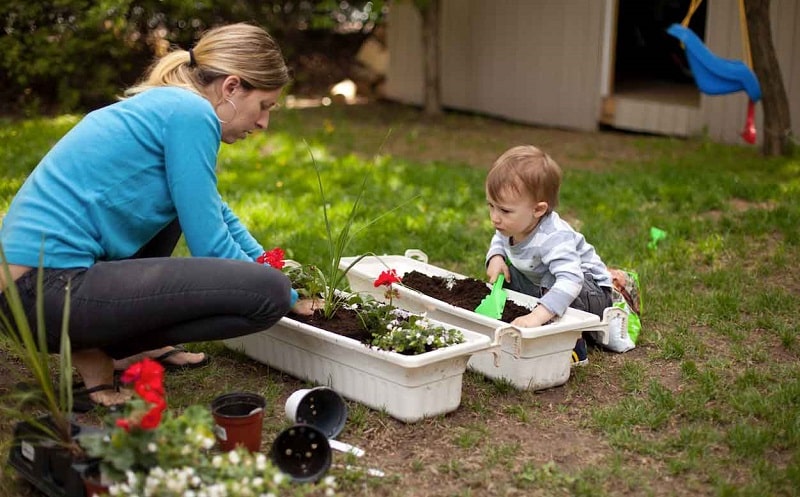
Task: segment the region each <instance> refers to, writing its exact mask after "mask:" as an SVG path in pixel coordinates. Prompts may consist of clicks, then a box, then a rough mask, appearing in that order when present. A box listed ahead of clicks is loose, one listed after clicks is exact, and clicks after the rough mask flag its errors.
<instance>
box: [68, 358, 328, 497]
mask: <svg viewBox="0 0 800 497" xmlns="http://www.w3.org/2000/svg"><path fill="white" fill-rule="evenodd" d="M163 375H164V369H163V367H162V366H161V365H160V364H158V363H157V362H155V361H153V360H150V359H143V360H142V361H140V362H138V363H135V364H133V365H131V367H129V368H128V369H127V370H126V371H125V372H124V373H123V375H122V381H123V382H125V383H133V388H134V390H135V391H136V392H137V394H138V398H135V399H132V400H130V401H128V402H127V404H126V406H125V408H124V410H123V411H122V412H121V413H112V414H111V415H109V416H108V418H107V419H106V424H107V430H106V431H104V432H97V433H90V434H87V435H84V436H82V437H81V440H80V442H81V445H82V446H83V447H84V448H85V450H86V452H87V454H88V455H90V456H92V457H97V458H99V459H100V472H101V478H102V480H103V481H104V482H106V483H107V484H109V493H110V495H118V496H128V495H130V496H134V495H159V496H185V495H282V494H283V492H282V489H285V488H286V487H287V486H288V480H289V479H288V477H287V476H285V475H284V474H283V473H282V472H281V471H280V470H279V469H278V468H277V467H276V466H274V465H273V464H272V463H271V462H270V461H268V460H267V458H266V456H265V455H263V454H260V453H259V454H251V453H250V452H249V451H247V450H246V449H245V448H243V447H236V448H235V449H234V450H232V451H230V452H228V453H224V454H219V453H214V452H213V451H212V449H213V448H214V447H215V445H216V438H215V435H214V420H213V417H212V415H211V411H210V410H209V408H208V407H206V406H204V405H197V404H193V405H190V406H188V407H186V408H185V409H184V410H183V411H182V412H180V413H179V414H175V413H173V412H172V411H170V410H168V409H167V404H166V398H165V395H164V384H163ZM322 486H323V487H324V488H325V489H329V490H330V492H329V494H330V493H332V492H333V489H334V488H335V481H334V480H333V479H332V478H326V479H324V480H323V482H322Z"/></svg>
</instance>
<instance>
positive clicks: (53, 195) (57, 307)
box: [0, 24, 310, 405]
mask: <svg viewBox="0 0 800 497" xmlns="http://www.w3.org/2000/svg"><path fill="white" fill-rule="evenodd" d="M288 82H289V74H288V70H287V67H286V64H285V62H284V59H283V56H282V54H281V51H280V48H279V47H278V45H277V44H276V43H275V41H274V40H273V39H272V38H271V37H270V35H269V34H268V33H267V32H266V31H264V30H263V29H261V28H259V27H256V26H252V25H249V24H233V25H228V26H223V27H219V28H216V29H213V30H210V31H208V32H207V33H206V34H205V35H204V36H203V37H202V38H201V39H200V40H199V41H198V42H197V44H196V46H195V47H194V48H193V49H191V50H189V51H185V50H176V51H173V52H171V53H169V54H167V55H166V56H165V57H163V58H161V59H160V60H158V61H157V62H156V63H155V64H154V65H153V66H152V67H151V68H150V69H149V70H148V72H147V74H146V75H145V78H144V79H143V80H142V81H141V82H140V83H139V84H138V85H136V86H134V87H132V88H130V89H128V90H127V91H126V92H125V95H126V97H127V98H125V99H123V100H121V101H119V102H117V103H114V104H112V105H109V106H107V107H104V108H102V109H99V110H96V111H94V112H91V113H89V114H88V115H86V117H85V118H84V119H82V120H81V121H80V122H79V123H78V124H77V125H76V126H75V127H74V128H73V129H72V130H70V131H69V132H68V133H67V134H66V135H65V136H64V137H63V138H62V139H61V140H60V141H59V142H58V143H57V144H56V145H55V146H54V147H53V148H52V149H51V150H50V151H49V152H48V154H47V155H46V156H45V157H44V158H43V159H42V161H41V162H40V163H39V165H38V166H37V167H36V168H35V169H34V170H33V172H32V173H31V175H30V176H29V177H28V178H27V180H26V181H25V183H24V184H23V185H22V187H21V188H20V190H19V191H18V192H17V194H16V196H15V197H14V199H13V201H12V203H11V205H10V207H9V209H8V212H7V214H6V216H5V218H4V219H3V225H2V228H0V248H2V250H3V253H4V258H5V262H6V263H7V264H8V265H9V268H10V275H11V278H12V279H13V280H15V282H16V285H17V287H18V288H19V290H20V293H21V297H22V300H23V303H24V306H25V308H26V314H27V317H28V320H29V322H30V323H36V319H35V316H36V314H35V312H36V311H35V300H36V273H37V271H36V270H35V269H36V268H37V267H38V266H39V264H40V255H41V256H42V257H43V269H44V288H43V295H44V302H45V325H46V330H47V335H48V349H49V350H50V351H51V352H57V351H58V344H59V333H60V330H61V320H62V312H63V308H64V302H65V295H66V291H67V286H69V291H70V292H71V293H70V295H71V298H70V322H69V335H70V340H71V343H72V348H73V356H72V361H73V364H74V366H75V368H76V369H77V371H78V373H79V375H80V376H81V377H82V379H83V381H84V385H85V390H84V393H88V396H89V399H90V400H91V402H92V403H94V404H103V405H113V404H118V403H120V402H124V401H125V400H127V398H128V397H129V396H130V392H126V391H119V390H118V389H117V388H115V387H114V386H113V383H114V381H113V374H114V369H115V360H117V362H116V366H117V368H121V367H124V366H125V365H126V364H128V363H130V362H131V361H132V360H133V358H135V357H140V356H141V355H148V356H151V357H161V358H162V360H163V361H165V362H168V363H170V364H173V365H192V364H197V363H201V362H203V361H204V359H205V358H204V357H203V356H202V355H200V354H189V353H188V352H183V351H181V350H180V349H174V348H173V347H172V346H173V345H176V344H180V343H186V342H196V341H207V340H220V339H225V338H230V337H235V336H239V335H243V334H248V333H253V332H256V331H259V330H262V329H265V328H268V327H270V326H272V325H273V324H274V323H275V322H276V321H278V320H279V319H280V318H281V317H282V316H284V315H285V314H286V313H287V312H289V311H290V310H294V311H295V312H300V313H309V312H310V303H309V302H296V300H297V294H296V293H295V292H294V291H293V290H291V288H290V283H289V280H288V279H287V278H286V277H285V276H284V275H283V274H282V273H281V272H280V271H278V270H275V269H273V268H271V267H269V266H266V265H261V264H257V263H255V262H254V261H255V259H256V258H257V257H258V256H260V255H261V254H262V253H263V252H264V249H263V247H262V246H261V245H260V244H259V243H258V242H257V241H256V240H255V239H254V238H253V236H252V235H251V234H250V233H249V232H248V231H247V229H246V228H245V227H244V226H243V225H242V223H241V222H240V221H239V220H238V219H237V217H236V216H235V215H234V213H233V212H232V211H231V210H230V209H229V208H228V206H227V205H226V204H225V202H224V201H223V200H222V198H221V196H220V194H219V192H218V190H217V186H216V183H217V177H216V173H215V167H216V158H217V153H218V151H219V146H220V142H225V143H234V142H236V141H237V140H240V139H243V138H245V137H246V136H247V135H248V134H250V133H251V132H253V131H256V130H264V129H266V128H267V126H268V124H269V116H270V109H272V108H273V107H274V106H275V104H276V102H277V100H278V98H279V96H280V93H281V90H282V88H283V87H284V86H285V85H286V84H287V83H288ZM181 233H183V235H184V237H185V240H186V244H187V246H188V248H189V250H190V252H191V254H192V257H191V258H170V257H169V255H170V254H171V253H172V250H173V249H174V247H175V245H176V243H177V241H178V239H179V237H180V235H181ZM3 288H5V281H4V278H3V277H2V274H0V290H2V289H3ZM0 312H6V313H7V312H8V308H7V305H6V301H5V298H2V299H0Z"/></svg>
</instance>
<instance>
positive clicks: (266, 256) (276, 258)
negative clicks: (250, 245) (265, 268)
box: [256, 247, 286, 269]
mask: <svg viewBox="0 0 800 497" xmlns="http://www.w3.org/2000/svg"><path fill="white" fill-rule="evenodd" d="M284 255H286V253H285V252H284V251H283V249H281V248H280V247H275V248H274V249H272V250H269V251H267V252H264V253H263V254H261V255H259V256H258V258H257V259H256V262H257V263H259V264H269V265H270V266H272V267H274V268H275V269H283V266H285V265H286V263H285V262H284V261H283V257H284Z"/></svg>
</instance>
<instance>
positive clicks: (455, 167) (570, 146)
mask: <svg viewBox="0 0 800 497" xmlns="http://www.w3.org/2000/svg"><path fill="white" fill-rule="evenodd" d="M75 122H76V118H74V117H69V116H66V117H61V118H58V119H38V120H31V121H23V122H10V121H4V122H0V164H2V171H3V173H2V175H1V176H0V214H2V212H4V211H5V209H6V208H7V205H8V203H9V202H10V200H11V197H12V196H13V193H14V192H15V191H16V189H17V188H19V186H20V185H21V184H22V182H23V181H24V178H25V176H26V175H27V174H28V172H29V171H30V170H31V168H33V167H34V166H35V164H36V163H37V161H38V160H39V158H40V157H41V156H42V155H43V154H44V153H45V152H46V151H47V148H48V147H49V146H50V145H51V144H52V143H54V142H55V141H56V140H57V139H58V137H60V136H61V135H62V134H63V133H64V132H66V130H67V129H68V128H69V126H71V125H72V124H74V123H75ZM524 142H528V143H533V144H535V145H540V146H542V147H543V148H545V150H547V151H549V152H550V153H551V154H552V155H553V156H554V158H555V159H556V160H557V161H558V162H559V163H561V165H562V167H563V168H564V170H565V181H564V185H563V186H562V190H561V206H560V207H559V211H560V212H561V214H562V216H563V217H565V218H566V219H568V220H569V221H570V222H571V223H573V225H574V226H575V227H576V228H578V229H580V230H581V231H582V232H583V233H584V234H585V235H586V237H587V238H588V240H589V241H590V242H591V243H592V244H593V245H595V246H596V247H597V248H598V250H599V252H600V254H601V255H602V256H603V258H604V260H605V261H606V263H608V264H609V265H612V266H617V267H625V268H632V269H635V270H636V271H637V272H638V273H639V275H640V278H641V281H642V284H643V296H644V309H643V310H644V314H643V319H642V321H643V332H642V335H641V339H640V342H639V344H638V347H637V348H636V349H635V350H634V351H631V352H628V353H626V354H622V355H617V354H613V353H609V352H603V351H598V350H593V351H591V354H590V360H591V363H590V365H589V366H588V367H587V368H583V369H580V370H576V371H574V372H573V374H572V376H571V378H570V380H569V381H568V383H567V384H566V385H564V386H562V387H558V388H556V389H552V390H550V391H547V392H542V393H533V392H520V391H516V390H514V389H513V388H509V385H508V384H505V383H503V382H492V381H487V380H485V379H483V378H482V377H481V376H480V375H477V374H474V373H468V374H467V375H466V376H465V380H464V394H463V396H462V404H461V407H460V408H459V409H458V411H456V412H455V413H452V414H449V415H446V416H438V417H435V418H433V419H428V420H424V421H422V422H420V423H416V424H413V425H405V424H403V423H400V422H397V421H395V420H393V419H391V418H390V417H388V416H386V415H385V414H384V413H380V412H376V411H373V410H370V409H367V408H364V407H363V406H360V405H358V404H356V403H354V402H350V403H349V407H350V417H349V420H348V425H347V427H346V431H345V432H344V433H343V434H342V436H341V437H340V438H341V439H342V440H345V441H347V442H349V443H353V444H355V445H358V446H360V447H362V448H364V449H365V450H366V451H367V457H366V460H365V461H358V464H361V463H364V464H368V465H369V466H374V467H377V468H380V469H382V470H384V471H386V473H387V477H386V478H382V479H375V478H368V477H366V476H364V474H363V473H359V472H355V473H354V472H352V471H351V472H346V471H345V470H344V469H342V468H341V467H335V468H333V470H332V471H331V473H332V474H334V475H335V476H337V478H338V480H339V482H340V488H341V493H342V494H343V495H375V496H406V495H437V496H472V495H511V494H519V495H587V496H588V495H658V496H661V495H723V496H762V495H796V494H797V493H798V490H797V489H798V488H800V455H799V454H800V452H798V448H800V363H798V353H799V352H800V344H798V340H797V332H798V327H797V321H798V319H797V316H798V311H799V310H800V306H798V295H800V283H798V279H800V264H798V263H797V260H798V256H799V255H800V229H798V225H799V224H800V203H798V201H797V199H798V198H800V158H798V157H797V156H796V157H794V158H773V159H767V158H764V157H762V156H760V154H759V152H758V150H757V149H755V148H752V147H746V146H730V145H719V144H714V143H711V142H709V141H706V140H703V139H700V138H698V139H692V140H678V139H672V138H663V137H650V136H648V137H645V136H633V135H627V136H625V135H620V134H618V133H613V134H612V133H606V134H599V133H593V134H581V133H571V132H563V131H557V130H542V129H537V128H530V127H525V126H519V125H512V124H509V123H504V122H500V121H495V120H491V119H488V118H481V117H477V116H471V115H459V114H448V115H446V116H445V117H443V118H442V119H440V120H437V121H434V122H428V121H425V120H423V119H422V118H421V116H420V114H419V113H418V111H416V110H415V109H410V108H405V107H401V106H397V105H388V104H373V105H369V106H364V107H349V108H348V107H337V106H333V107H328V108H318V109H307V110H290V109H286V110H281V111H279V112H276V113H275V114H274V115H273V117H272V124H271V129H270V132H269V133H266V134H258V135H255V136H253V137H251V138H249V139H248V140H246V141H244V142H241V143H239V144H236V145H234V146H224V145H223V147H222V151H221V155H220V162H219V166H220V167H219V170H220V173H219V185H220V189H221V191H222V194H223V197H224V198H225V199H226V200H228V202H229V204H230V205H231V207H232V208H233V209H234V211H235V212H237V213H238V214H239V216H240V217H241V218H242V220H243V221H244V222H245V224H246V225H248V226H249V227H250V229H251V231H252V232H253V234H254V235H255V236H256V238H258V239H259V240H260V241H261V242H262V243H263V244H264V245H265V247H266V248H272V247H275V246H280V247H282V248H284V249H285V250H286V251H287V253H288V256H289V257H290V258H292V259H295V260H298V261H303V262H317V261H324V260H326V258H327V254H326V253H325V249H326V244H325V232H324V224H323V220H322V209H321V206H320V204H319V195H318V191H317V185H316V176H315V173H314V168H313V165H312V162H311V158H310V156H311V154H312V153H313V156H314V158H315V160H316V162H317V164H318V165H319V167H320V168H321V171H322V179H323V182H324V186H325V191H326V195H327V196H328V197H329V199H332V202H331V205H330V206H329V208H330V213H331V215H332V216H333V218H332V220H333V223H334V225H335V226H336V225H337V224H336V223H337V220H338V221H339V222H341V221H343V220H344V219H345V218H346V216H347V215H348V213H349V207H350V201H352V200H353V199H354V198H355V195H357V193H358V191H359V188H360V184H361V182H362V180H363V178H364V176H365V175H368V176H369V180H368V188H367V192H366V195H365V197H364V198H363V199H362V203H363V209H362V210H361V214H360V215H359V217H358V219H357V221H356V227H364V226H366V225H368V224H369V223H370V222H371V221H372V220H374V219H375V217H376V216H379V215H381V214H382V213H386V212H389V211H391V210H392V209H393V208H394V207H396V206H398V205H401V204H402V207H401V208H400V209H398V210H396V211H392V212H389V213H388V214H387V215H386V216H385V217H383V218H381V219H380V220H378V222H376V223H374V224H372V225H370V226H369V227H367V228H366V229H364V230H363V231H362V232H360V233H359V236H357V237H356V238H355V239H354V240H353V242H352V244H351V246H350V247H349V249H348V250H347V251H346V253H348V254H359V253H364V252H374V253H377V254H402V253H403V252H404V251H405V250H406V249H408V248H419V249H422V250H424V251H425V252H426V253H427V254H428V256H429V259H430V261H431V263H433V264H436V265H438V266H442V267H445V268H448V269H451V270H454V271H457V272H460V273H463V274H467V275H470V276H474V277H478V278H481V277H482V276H483V256H484V253H485V250H486V247H487V244H488V241H489V239H490V237H491V234H492V230H491V225H490V223H489V220H488V216H487V213H486V207H485V199H484V193H483V179H484V175H485V171H486V167H488V165H489V164H490V162H491V160H492V159H493V158H494V157H496V156H497V155H499V154H500V153H501V152H502V151H503V150H504V149H505V148H507V147H509V146H512V145H515V144H520V143H524ZM612 143H613V144H615V145H614V146H609V144H612ZM586 144H588V145H586ZM651 227H658V228H660V229H662V230H664V231H665V232H666V233H667V237H666V238H665V239H664V240H662V241H661V242H660V243H659V244H658V245H657V247H656V248H655V249H650V248H648V246H647V242H648V241H649V240H650V238H649V237H650V234H649V233H650V228H651ZM178 255H187V253H186V249H185V247H184V246H183V245H182V246H181V247H180V248H179V254H178ZM192 348H194V349H195V350H205V351H208V352H211V353H212V354H213V355H214V356H215V361H214V363H213V364H212V366H210V367H208V368H205V369H202V370H197V371H192V372H189V373H184V374H179V375H173V376H170V377H169V378H168V389H169V393H170V403H171V405H172V406H174V407H176V408H180V407H181V406H185V405H188V404H190V403H193V402H198V401H199V402H208V401H210V400H211V398H213V397H214V396H215V395H217V394H219V393H223V392H225V391H229V390H233V389H238V390H252V391H259V392H261V393H263V394H264V395H265V396H266V397H267V399H268V403H269V406H271V407H270V408H269V411H270V412H269V415H268V416H267V418H266V424H265V440H267V441H268V440H270V438H269V437H270V436H274V435H275V434H277V432H278V431H279V430H280V429H281V428H282V427H285V426H286V423H287V421H286V420H285V419H284V418H283V409H282V407H283V402H284V401H285V399H286V397H287V396H288V395H289V394H290V393H291V392H292V391H294V390H295V389H297V388H300V387H302V386H304V384H303V383H302V382H300V381H298V380H295V379H293V378H290V377H288V376H286V375H283V374H281V373H280V372H276V371H274V370H271V369H270V368H268V367H266V366H263V365H260V364H258V363H255V362H253V361H250V360H248V359H246V358H243V357H241V356H239V355H238V354H236V353H234V352H232V351H229V350H227V349H225V348H223V347H222V346H220V345H219V344H211V343H206V344H198V345H194V346H193V347H192ZM12 421H13V420H0V428H2V429H3V432H2V433H0V440H5V441H6V442H7V439H8V438H10V426H11V422H12ZM335 458H336V462H337V463H341V464H344V463H345V462H346V461H344V459H343V458H342V457H341V455H336V456H335ZM350 462H353V461H350ZM11 474H12V473H9V472H8V471H7V472H6V474H5V476H4V481H5V482H6V483H4V486H6V487H7V488H8V489H10V490H6V491H7V492H8V493H5V494H2V493H0V495H25V493H24V492H25V491H26V490H25V489H24V487H23V486H22V485H17V484H15V483H14V482H13V480H12V479H11V478H9V476H10V475H11ZM0 491H2V488H0Z"/></svg>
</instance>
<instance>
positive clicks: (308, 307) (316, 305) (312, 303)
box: [289, 299, 322, 316]
mask: <svg viewBox="0 0 800 497" xmlns="http://www.w3.org/2000/svg"><path fill="white" fill-rule="evenodd" d="M317 309H322V300H320V299H300V300H298V301H297V302H295V304H294V307H292V309H291V311H289V312H293V313H295V314H300V315H301V316H310V315H312V314H314V311H315V310H317Z"/></svg>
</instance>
